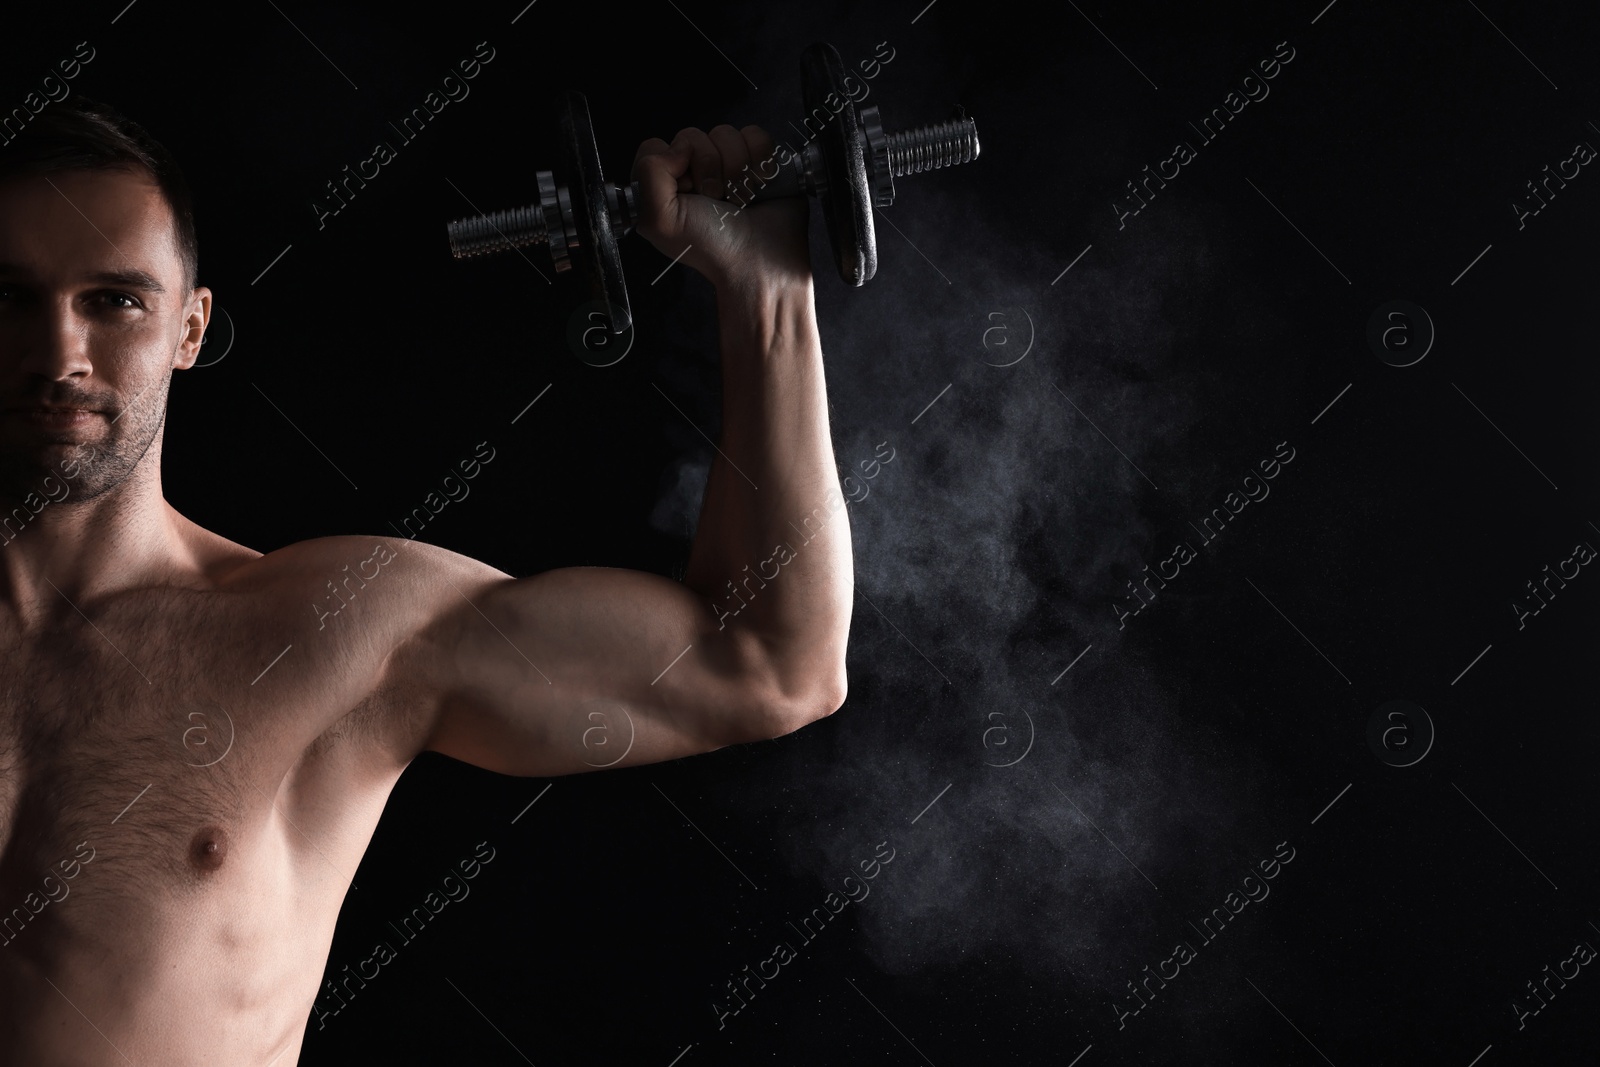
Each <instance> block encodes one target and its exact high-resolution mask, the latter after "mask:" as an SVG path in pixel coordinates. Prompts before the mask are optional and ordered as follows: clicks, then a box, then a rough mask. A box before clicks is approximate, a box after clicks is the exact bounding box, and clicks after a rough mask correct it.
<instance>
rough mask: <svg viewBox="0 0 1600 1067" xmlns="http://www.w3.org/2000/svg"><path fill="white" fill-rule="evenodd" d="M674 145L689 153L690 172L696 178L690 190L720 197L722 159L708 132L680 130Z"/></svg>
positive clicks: (673, 140)
mask: <svg viewBox="0 0 1600 1067" xmlns="http://www.w3.org/2000/svg"><path fill="white" fill-rule="evenodd" d="M672 147H673V148H679V149H682V150H683V151H686V152H688V154H689V172H690V174H691V175H692V176H693V180H694V184H693V185H692V186H691V187H690V190H691V191H693V192H697V193H699V194H700V195H702V196H710V197H720V196H721V195H722V159H721V157H720V156H719V155H718V154H717V146H716V145H715V144H713V143H712V141H711V138H710V137H708V136H707V135H706V132H705V131H704V130H696V129H693V128H690V129H683V130H679V131H678V136H676V137H674V138H673V139H672ZM680 188H681V184H680Z"/></svg>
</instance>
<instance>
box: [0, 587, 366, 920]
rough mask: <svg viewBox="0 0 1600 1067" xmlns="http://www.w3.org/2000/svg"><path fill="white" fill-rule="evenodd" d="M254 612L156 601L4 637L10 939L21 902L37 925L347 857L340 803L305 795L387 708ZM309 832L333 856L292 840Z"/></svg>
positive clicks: (1, 735) (152, 597)
mask: <svg viewBox="0 0 1600 1067" xmlns="http://www.w3.org/2000/svg"><path fill="white" fill-rule="evenodd" d="M241 606H242V605H241V604H239V603H237V602H235V601H231V600H228V599H224V598H219V597H215V596H205V595H199V594H190V593H170V592H161V593H151V594H149V596H148V597H147V598H146V601H145V602H143V603H137V602H132V601H130V602H129V603H127V604H124V605H121V606H119V607H118V608H117V609H116V610H112V611H107V612H104V613H97V617H95V618H94V619H93V621H90V620H89V619H88V618H83V617H79V618H78V619H77V622H78V623H79V625H73V624H72V620H71V619H70V618H69V619H68V620H67V624H66V625H63V626H62V627H61V628H59V629H56V630H53V631H51V632H49V633H47V634H43V635H35V636H32V637H30V638H28V639H24V638H22V637H20V636H18V635H16V634H3V633H0V670H3V674H0V936H3V935H4V933H5V928H4V921H5V917H6V915H7V914H8V913H9V912H10V911H11V910H12V909H14V907H15V906H16V905H17V904H19V903H20V904H21V906H22V907H23V908H24V909H25V910H27V911H28V912H30V913H32V914H34V915H38V914H42V913H43V910H44V908H43V907H41V906H40V905H41V902H44V907H48V906H50V902H51V901H52V900H53V899H54V898H56V897H61V898H64V897H65V896H66V894H67V893H68V892H76V893H77V894H78V895H79V897H80V898H83V897H100V898H101V902H102V904H107V905H109V904H111V903H116V902H120V903H121V904H123V905H128V904H130V903H135V902H137V901H140V900H143V901H147V902H148V901H160V902H162V906H163V907H164V908H166V909H168V910H170V909H171V908H173V907H174V906H177V905H180V904H181V902H182V901H184V900H185V899H188V898H192V897H195V896H196V895H203V894H206V893H208V892H210V891H212V890H213V889H215V888H216V887H219V886H224V885H228V884H233V885H235V886H236V887H237V886H241V885H244V884H247V883H250V882H252V881H254V882H255V883H257V884H258V885H259V884H261V881H262V879H263V878H267V879H273V878H276V879H278V880H280V881H281V880H282V878H283V876H284V872H283V870H282V869H281V868H282V867H283V866H284V865H292V863H293V861H294V859H295V857H296V856H297V855H298V854H299V852H301V851H304V850H307V849H317V848H320V849H321V850H322V854H323V855H324V856H327V855H329V854H330V851H337V850H338V849H339V847H340V835H341V833H344V832H345V831H346V830H348V829H349V828H348V827H342V826H341V825H340V824H339V820H340V815H339V814H338V812H339V811H340V810H341V809H340V808H339V807H338V806H337V805H336V806H334V807H333V808H331V809H330V808H328V807H327V806H326V805H325V804H321V803H319V804H318V805H317V808H318V810H319V811H322V812H323V814H320V815H319V814H316V813H309V814H308V813H307V812H306V811H305V810H303V809H304V808H305V805H304V804H303V803H302V800H303V798H304V797H306V796H307V795H311V796H313V797H315V798H318V799H319V800H320V799H322V798H323V797H324V795H325V794H326V793H327V790H328V788H329V787H330V782H333V781H335V780H337V779H338V777H339V776H340V775H341V774H343V775H346V776H349V772H350V771H351V769H352V766H353V761H359V758H360V754H359V752H358V751H357V746H356V745H355V741H356V739H355V738H353V737H352V736H351V734H352V732H353V731H354V730H355V729H356V728H357V724H358V720H359V719H360V718H361V716H362V714H363V713H369V714H374V715H375V714H376V711H375V709H373V708H371V707H370V705H371V704H372V703H373V702H374V701H375V700H376V699H380V698H379V697H378V696H377V695H376V694H375V693H374V692H373V691H372V690H371V688H370V686H363V684H362V681H363V679H362V678H361V676H360V675H361V671H360V670H359V669H358V670H355V671H354V672H353V674H352V675H351V676H349V677H345V678H343V679H342V680H340V681H338V682H335V681H333V680H332V679H330V678H328V677H326V673H327V672H326V671H323V670H321V669H320V668H317V669H312V668H309V667H308V663H310V662H311V660H310V658H309V657H308V656H306V655H305V654H304V653H302V656H301V657H300V658H299V659H295V658H293V656H292V653H293V651H294V649H293V645H294V639H295V638H296V637H298V636H299V635H297V634H295V633H293V632H287V633H284V634H275V633H274V632H273V627H272V620H273V618H274V617H276V615H277V614H278V613H275V612H272V611H264V612H253V611H250V610H248V608H247V607H246V609H245V610H241ZM280 636H281V637H282V640H279V637H280ZM275 657H276V659H275ZM355 666H357V667H359V665H355ZM274 672H278V673H277V674H276V677H275V676H274ZM368 673H369V676H370V672H368ZM378 806H379V809H381V803H380V804H379V805H378ZM358 807H359V806H358ZM375 819H376V814H375V813H373V814H372V821H374V822H375ZM307 823H311V824H314V825H312V826H311V827H310V830H313V831H319V832H321V833H323V835H324V840H323V841H322V842H321V843H320V845H319V843H318V842H317V841H316V839H315V838H313V837H309V836H308V837H296V838H295V839H294V840H289V839H288V838H287V837H286V836H285V832H286V831H287V830H289V829H290V828H294V827H298V828H299V829H300V830H302V831H305V830H307V825H306V824H307ZM366 829H367V833H370V827H368V828H366ZM356 836H357V837H360V836H361V834H360V833H359V828H357V833H356ZM363 845H364V840H363ZM350 866H351V867H352V868H353V864H351V865H350ZM86 903H87V902H86ZM35 909H37V910H35ZM120 910H122V911H123V912H126V908H123V909H120ZM118 911H119V909H118V908H109V909H108V908H101V909H100V912H101V914H103V915H110V914H117V913H118ZM18 917H20V916H18Z"/></svg>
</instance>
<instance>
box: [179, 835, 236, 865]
mask: <svg viewBox="0 0 1600 1067" xmlns="http://www.w3.org/2000/svg"><path fill="white" fill-rule="evenodd" d="M227 855H228V835H227V833H226V832H225V831H224V830H223V829H222V827H220V826H203V827H201V828H200V829H199V830H198V831H196V833H195V835H194V840H193V841H191V842H190V844H189V861H190V862H191V863H193V864H194V865H195V866H196V867H198V868H199V869H200V870H202V871H214V870H217V869H218V868H219V867H221V866H222V861H223V860H224V859H226V858H227Z"/></svg>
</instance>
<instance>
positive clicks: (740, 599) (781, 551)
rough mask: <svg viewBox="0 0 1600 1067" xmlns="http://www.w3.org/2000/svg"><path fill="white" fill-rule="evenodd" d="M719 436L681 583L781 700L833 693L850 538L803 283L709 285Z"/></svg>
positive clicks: (843, 633) (845, 625)
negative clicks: (741, 638) (718, 357)
mask: <svg viewBox="0 0 1600 1067" xmlns="http://www.w3.org/2000/svg"><path fill="white" fill-rule="evenodd" d="M717 317H718V324H719V332H720V338H721V349H722V380H723V400H722V412H723V417H722V435H721V440H720V441H719V442H718V448H719V450H720V451H719V453H718V454H717V455H716V456H715V457H714V458H713V460H712V465H711V475H710V478H709V480H708V482H707V485H706V491H705V499H704V503H703V504H702V507H701V512H700V522H699V526H698V528H697V530H696V532H695V538H694V544H693V547H692V549H691V551H690V555H689V565H688V569H687V571H686V573H685V575H684V584H685V585H687V586H688V587H689V588H691V589H693V590H695V591H696V592H697V593H698V594H700V595H701V596H702V597H703V598H704V599H705V601H706V605H707V607H706V610H707V611H708V613H710V615H711V617H712V618H714V619H715V620H716V622H717V624H718V628H719V630H726V629H728V628H732V627H737V628H741V629H743V630H745V631H746V632H748V633H751V634H753V635H755V636H756V637H757V638H758V639H759V640H760V642H761V644H762V645H763V646H764V648H765V649H766V650H767V652H768V654H769V655H770V662H771V664H772V666H773V669H774V670H775V671H776V672H777V674H778V682H779V684H780V686H781V687H782V688H783V689H784V691H785V692H786V693H788V694H790V695H793V696H797V697H803V696H806V695H808V694H810V693H813V692H816V691H819V690H820V691H824V692H832V691H833V690H834V689H835V687H836V686H838V685H840V684H842V674H843V664H844V653H845V641H846V638H847V635H848V629H849V622H850V611H851V605H852V598H853V568H852V563H851V546H850V526H849V521H848V518H847V513H846V510H845V506H844V497H843V494H842V492H841V490H840V486H839V477H838V473H837V468H836V466H835V461H834V455H833V441H832V438H831V435H830V432H829V428H828V398H827V390H826V387H825V382H824V378H823V365H822V346H821V341H820V338H819V336H818V332H817V322H816V311H815V308H814V306H813V303H812V292H811V282H810V278H809V277H807V278H805V279H804V280H803V281H794V282H789V283H785V284H783V285H763V284H757V283H753V282H750V281H748V280H745V281H744V283H743V284H736V283H727V284H722V285H718V287H717Z"/></svg>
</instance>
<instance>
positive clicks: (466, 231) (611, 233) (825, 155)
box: [448, 42, 979, 333]
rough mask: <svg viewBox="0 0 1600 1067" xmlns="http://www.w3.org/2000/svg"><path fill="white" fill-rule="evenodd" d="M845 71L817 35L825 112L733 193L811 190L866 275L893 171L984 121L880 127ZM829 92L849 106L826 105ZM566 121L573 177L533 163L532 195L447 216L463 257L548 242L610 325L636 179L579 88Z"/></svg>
mask: <svg viewBox="0 0 1600 1067" xmlns="http://www.w3.org/2000/svg"><path fill="white" fill-rule="evenodd" d="M844 73H845V69H844V63H843V60H842V59H841V58H840V56H839V52H838V50H837V49H835V48H834V47H833V46H832V45H830V44H826V43H822V42H819V43H817V44H813V45H811V46H810V47H809V48H807V49H806V51H805V54H804V56H803V57H802V62H801V86H802V93H803V96H804V101H805V106H806V113H807V119H806V122H807V125H808V126H809V124H810V123H811V121H812V117H813V116H816V115H819V114H820V115H823V116H826V117H827V121H826V122H825V123H823V125H822V128H821V130H819V131H818V132H817V133H816V134H814V135H813V136H812V138H811V139H810V140H808V141H807V142H806V143H805V144H804V145H803V146H802V147H801V148H800V149H799V150H798V151H789V152H787V153H784V152H781V151H780V153H779V154H778V157H777V162H778V167H777V172H776V174H774V176H773V177H772V178H770V179H767V178H763V177H762V174H764V173H765V170H764V169H760V168H757V167H754V166H752V167H750V168H749V170H748V171H746V173H745V174H743V175H732V176H729V177H728V183H729V191H728V203H729V205H730V208H729V210H731V211H737V210H738V209H740V208H742V207H743V206H745V205H747V204H750V203H755V202H758V201H762V200H772V199H775V198H778V197H783V196H813V197H816V198H817V200H818V202H819V203H820V204H821V206H822V213H823V217H824V220H825V221H826V223H827V228H828V238H829V243H830V244H831V245H832V248H833V253H834V264H835V266H836V267H837V268H838V271H839V276H840V277H841V278H843V279H844V280H845V281H846V282H849V283H850V284H851V285H861V284H863V283H864V282H866V281H868V280H869V279H871V278H872V276H873V274H874V273H876V270H877V244H876V235H875V233H874V229H873V220H872V209H873V208H874V207H889V206H891V205H893V203H894V197H895V186H894V179H895V178H900V177H905V176H906V175H910V174H921V173H924V172H926V171H930V170H940V169H942V168H945V167H953V166H957V165H959V164H962V163H970V162H971V161H972V160H975V159H977V158H978V151H979V147H978V128H977V125H976V123H974V121H973V120H972V119H970V118H966V117H965V116H964V115H963V116H960V117H957V118H955V119H952V120H950V121H949V122H942V123H935V124H933V125H928V126H921V127H918V128H916V129H911V130H902V131H898V132H894V133H885V132H884V128H883V121H882V117H881V115H880V114H879V111H878V108H877V107H876V106H873V107H866V108H861V109H859V110H858V109H857V108H856V106H855V102H854V101H852V100H850V98H849V94H848V93H847V92H845V89H844ZM830 96H831V98H832V99H833V100H835V101H844V106H843V107H842V108H838V109H835V108H832V107H829V106H828V104H827V101H828V99H829V98H830ZM560 125H561V147H562V157H563V159H562V162H563V165H564V167H565V172H566V174H567V176H568V177H569V179H570V180H571V184H570V185H557V184H556V182H555V176H554V174H552V172H550V171H547V170H541V171H538V172H536V174H535V181H536V183H537V186H538V194H539V202H538V203H537V204H530V205H528V206H526V207H520V208H512V209H510V210H507V211H496V212H492V213H490V214H487V215H477V216H473V217H472V218H465V219H459V220H457V221H455V222H452V223H450V224H449V227H448V230H449V235H450V251H451V253H452V254H453V255H454V256H455V257H456V258H457V259H467V258H470V257H473V256H482V255H489V254H492V253H496V252H507V251H511V250H514V249H520V248H527V247H530V246H533V245H544V246H545V247H546V249H547V250H548V252H549V254H550V258H551V262H552V264H553V265H554V267H555V269H556V270H557V271H568V270H575V271H576V273H577V274H578V275H579V276H580V277H582V278H583V279H584V283H585V286H586V288H587V289H588V290H589V295H590V298H591V299H594V300H599V301H601V302H603V303H604V305H605V306H606V307H607V309H608V319H609V324H610V325H611V327H612V330H613V332H617V333H620V332H622V331H624V330H626V329H627V328H628V326H629V325H630V324H631V322H632V313H631V310H630V308H629V305H628V291H627V287H626V284H625V283H624V281H623V276H622V259H621V256H620V255H619V254H618V252H617V243H616V242H617V238H619V237H621V236H623V235H624V234H627V233H630V232H632V231H633V230H634V229H635V228H637V226H638V222H639V203H640V189H639V183H638V182H633V183H631V184H629V185H625V186H617V185H614V184H612V183H610V182H607V181H605V179H604V176H603V175H602V173H601V170H600V159H599V155H598V153H597V151H596V149H595V140H594V127H593V124H592V123H591V121H590V118H589V105H588V102H587V100H586V99H585V98H584V96H583V94H581V93H577V92H568V93H565V94H564V95H563V97H562V106H561V113H560ZM785 156H786V158H783V157H785ZM767 169H770V168H767Z"/></svg>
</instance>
